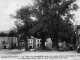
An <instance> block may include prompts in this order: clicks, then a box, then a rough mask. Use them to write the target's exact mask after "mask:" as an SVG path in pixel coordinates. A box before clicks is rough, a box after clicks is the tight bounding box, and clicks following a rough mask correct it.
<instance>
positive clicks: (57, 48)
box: [52, 38, 59, 50]
mask: <svg viewBox="0 0 80 60" xmlns="http://www.w3.org/2000/svg"><path fill="white" fill-rule="evenodd" d="M52 42H53V49H54V50H59V46H58V39H57V38H55V39H54V40H52Z"/></svg>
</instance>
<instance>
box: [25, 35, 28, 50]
mask: <svg viewBox="0 0 80 60" xmlns="http://www.w3.org/2000/svg"><path fill="white" fill-rule="evenodd" d="M24 43H25V51H28V41H27V37H26V35H24Z"/></svg>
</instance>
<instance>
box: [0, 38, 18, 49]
mask: <svg viewBox="0 0 80 60" xmlns="http://www.w3.org/2000/svg"><path fill="white" fill-rule="evenodd" d="M11 44H13V46H16V45H17V38H16V37H0V49H7V48H11Z"/></svg>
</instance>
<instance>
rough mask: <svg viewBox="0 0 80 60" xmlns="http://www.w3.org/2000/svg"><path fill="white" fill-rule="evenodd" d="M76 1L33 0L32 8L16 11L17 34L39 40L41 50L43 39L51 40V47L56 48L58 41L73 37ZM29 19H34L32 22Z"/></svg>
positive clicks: (43, 43) (43, 45) (43, 46)
mask: <svg viewBox="0 0 80 60" xmlns="http://www.w3.org/2000/svg"><path fill="white" fill-rule="evenodd" d="M75 1H76V0H35V1H34V6H30V7H22V8H21V9H19V10H17V12H16V16H14V18H16V19H17V21H16V26H17V31H18V32H19V34H22V35H23V36H24V40H25V42H27V40H26V37H29V36H30V35H33V36H35V37H40V38H41V45H42V49H44V48H45V39H46V38H48V37H50V38H52V41H53V45H54V46H56V47H58V40H63V41H64V40H65V41H69V40H71V38H72V37H73V36H74V34H75V31H74V25H73V22H72V21H74V18H73V16H74V14H71V13H70V12H71V11H73V10H75V11H76V10H77V8H78V6H77V4H75V3H74V2H75ZM31 17H36V20H35V21H34V20H33V19H31Z"/></svg>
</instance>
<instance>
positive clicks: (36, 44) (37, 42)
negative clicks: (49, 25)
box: [28, 38, 41, 48]
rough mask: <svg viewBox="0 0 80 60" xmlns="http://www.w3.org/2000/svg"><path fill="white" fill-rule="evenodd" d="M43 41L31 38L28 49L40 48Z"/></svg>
mask: <svg viewBox="0 0 80 60" xmlns="http://www.w3.org/2000/svg"><path fill="white" fill-rule="evenodd" d="M40 40H41V39H37V38H29V39H28V48H35V47H40V44H41V42H40Z"/></svg>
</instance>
